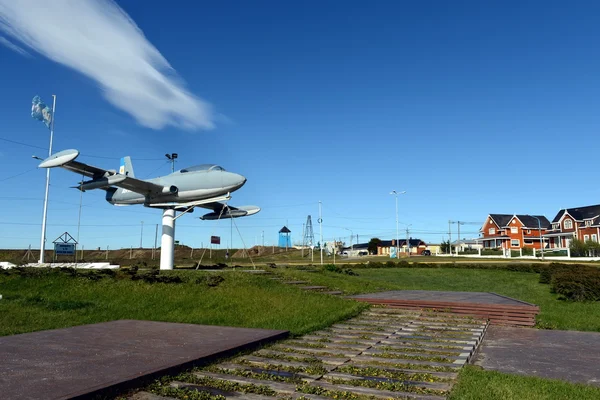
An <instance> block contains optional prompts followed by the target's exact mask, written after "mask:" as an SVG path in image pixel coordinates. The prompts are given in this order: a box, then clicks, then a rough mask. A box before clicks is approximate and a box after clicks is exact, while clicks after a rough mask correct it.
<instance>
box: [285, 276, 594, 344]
mask: <svg viewBox="0 0 600 400" xmlns="http://www.w3.org/2000/svg"><path fill="white" fill-rule="evenodd" d="M355 272H356V273H358V274H359V276H349V275H345V274H340V273H334V272H322V271H319V272H308V271H293V270H285V271H282V272H281V273H282V274H283V275H285V276H288V277H290V279H291V278H293V279H305V280H310V281H311V282H312V283H314V284H316V285H325V286H328V287H330V288H332V289H339V290H343V291H344V292H346V293H348V294H357V293H370V292H375V291H381V290H397V289H405V290H409V289H412V290H451V291H467V292H494V293H498V294H501V295H505V296H509V297H513V298H516V299H519V300H523V301H526V302H529V303H533V304H536V305H538V306H540V314H539V315H538V317H537V321H538V327H541V328H551V329H566V330H581V331H593V332H600V302H586V303H582V302H569V301H563V300H558V296H557V295H554V294H552V293H550V286H549V285H543V284H540V283H538V279H539V274H534V273H524V272H512V271H502V270H478V269H455V268H453V269H444V268H397V269H395V268H394V269H391V268H390V269H388V268H381V269H356V270H355Z"/></svg>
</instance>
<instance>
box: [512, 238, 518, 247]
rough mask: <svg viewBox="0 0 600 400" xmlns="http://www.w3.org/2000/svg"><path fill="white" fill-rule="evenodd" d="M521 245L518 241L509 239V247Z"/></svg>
mask: <svg viewBox="0 0 600 400" xmlns="http://www.w3.org/2000/svg"><path fill="white" fill-rule="evenodd" d="M520 245H521V241H520V240H519V239H511V240H510V247H519V246H520Z"/></svg>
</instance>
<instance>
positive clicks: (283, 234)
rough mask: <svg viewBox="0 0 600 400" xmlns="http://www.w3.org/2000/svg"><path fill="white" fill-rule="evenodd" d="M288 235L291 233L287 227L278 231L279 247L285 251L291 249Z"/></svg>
mask: <svg viewBox="0 0 600 400" xmlns="http://www.w3.org/2000/svg"><path fill="white" fill-rule="evenodd" d="M290 233H292V231H290V230H289V229H288V227H287V226H284V227H283V228H281V229H280V230H279V245H278V246H279V247H285V248H286V249H287V248H288V247H292V241H291V238H290Z"/></svg>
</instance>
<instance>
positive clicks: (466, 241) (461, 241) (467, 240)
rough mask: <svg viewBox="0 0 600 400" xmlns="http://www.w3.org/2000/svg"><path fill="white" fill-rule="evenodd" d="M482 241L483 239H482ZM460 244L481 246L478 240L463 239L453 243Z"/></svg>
mask: <svg viewBox="0 0 600 400" xmlns="http://www.w3.org/2000/svg"><path fill="white" fill-rule="evenodd" d="M480 240H481V239H480ZM459 242H460V244H467V245H469V244H480V243H479V241H478V240H477V239H461V240H455V241H453V242H452V244H458V243H459Z"/></svg>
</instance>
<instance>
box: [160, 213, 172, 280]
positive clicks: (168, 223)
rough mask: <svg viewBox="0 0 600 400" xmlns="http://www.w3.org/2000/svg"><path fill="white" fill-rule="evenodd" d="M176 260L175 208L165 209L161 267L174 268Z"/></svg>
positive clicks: (161, 240)
mask: <svg viewBox="0 0 600 400" xmlns="http://www.w3.org/2000/svg"><path fill="white" fill-rule="evenodd" d="M174 261H175V210H174V209H172V208H168V209H166V210H164V211H163V216H162V236H161V239H160V269H161V270H163V269H166V270H169V269H173V263H174Z"/></svg>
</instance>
